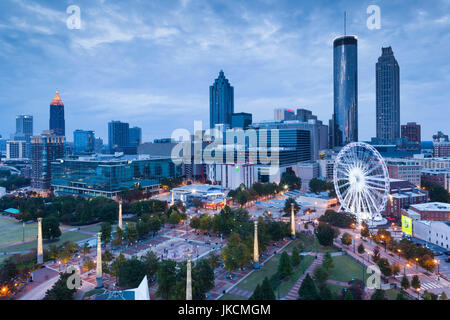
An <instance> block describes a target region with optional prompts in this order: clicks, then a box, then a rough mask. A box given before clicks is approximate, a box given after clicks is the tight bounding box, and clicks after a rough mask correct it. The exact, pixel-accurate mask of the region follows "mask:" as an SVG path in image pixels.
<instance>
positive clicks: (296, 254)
mask: <svg viewBox="0 0 450 320" xmlns="http://www.w3.org/2000/svg"><path fill="white" fill-rule="evenodd" d="M291 260H292V265H293V266H298V265H299V264H300V262H301V258H300V251H299V249H298V247H297V246H294V248H293V249H292V257H291Z"/></svg>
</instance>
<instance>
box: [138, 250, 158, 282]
mask: <svg viewBox="0 0 450 320" xmlns="http://www.w3.org/2000/svg"><path fill="white" fill-rule="evenodd" d="M141 261H142V262H143V263H144V264H145V267H146V270H147V276H148V278H149V279H151V278H152V277H153V276H154V275H156V272H157V271H158V266H159V258H158V257H157V256H156V254H155V253H154V252H153V251H149V252H148V253H147V254H146V255H145V256H143V257H142V258H141Z"/></svg>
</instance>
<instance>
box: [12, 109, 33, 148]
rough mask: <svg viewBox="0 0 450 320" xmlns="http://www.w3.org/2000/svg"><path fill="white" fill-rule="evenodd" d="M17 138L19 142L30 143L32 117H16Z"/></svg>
mask: <svg viewBox="0 0 450 320" xmlns="http://www.w3.org/2000/svg"><path fill="white" fill-rule="evenodd" d="M15 135H16V136H17V137H19V136H20V137H21V139H20V140H22V137H23V138H24V139H23V140H25V141H27V142H30V139H31V136H32V135H33V116H28V115H18V116H16V134H15Z"/></svg>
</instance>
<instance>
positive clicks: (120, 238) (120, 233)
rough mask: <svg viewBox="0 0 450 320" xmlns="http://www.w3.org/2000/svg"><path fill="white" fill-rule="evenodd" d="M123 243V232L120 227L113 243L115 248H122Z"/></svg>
mask: <svg viewBox="0 0 450 320" xmlns="http://www.w3.org/2000/svg"><path fill="white" fill-rule="evenodd" d="M122 241H123V230H122V229H121V228H119V227H117V228H116V233H115V234H114V239H113V241H112V245H113V246H116V247H117V246H120V245H122Z"/></svg>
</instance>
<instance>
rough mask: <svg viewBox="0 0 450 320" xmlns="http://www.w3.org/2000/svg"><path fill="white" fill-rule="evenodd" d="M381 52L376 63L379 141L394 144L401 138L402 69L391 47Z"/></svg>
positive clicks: (382, 49)
mask: <svg viewBox="0 0 450 320" xmlns="http://www.w3.org/2000/svg"><path fill="white" fill-rule="evenodd" d="M381 51H382V53H381V56H380V57H379V58H378V62H377V63H376V104H377V109H376V116H377V139H378V141H380V142H381V143H392V142H393V141H395V140H396V139H398V138H400V67H399V66H398V63H397V60H395V57H394V53H393V52H392V48H391V47H387V48H381Z"/></svg>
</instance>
